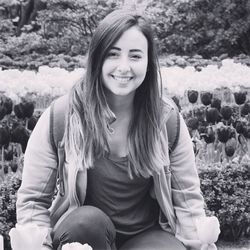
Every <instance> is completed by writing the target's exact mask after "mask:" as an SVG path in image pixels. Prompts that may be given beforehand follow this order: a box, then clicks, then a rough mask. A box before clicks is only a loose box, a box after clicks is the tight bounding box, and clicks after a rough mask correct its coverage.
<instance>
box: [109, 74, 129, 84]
mask: <svg viewBox="0 0 250 250" xmlns="http://www.w3.org/2000/svg"><path fill="white" fill-rule="evenodd" d="M112 77H113V78H114V79H115V80H116V81H119V82H121V83H127V82H129V81H130V80H131V79H132V78H133V77H132V76H116V75H112Z"/></svg>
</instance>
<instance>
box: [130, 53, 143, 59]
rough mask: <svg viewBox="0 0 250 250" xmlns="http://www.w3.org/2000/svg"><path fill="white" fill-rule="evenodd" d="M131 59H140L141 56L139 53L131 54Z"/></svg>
mask: <svg viewBox="0 0 250 250" xmlns="http://www.w3.org/2000/svg"><path fill="white" fill-rule="evenodd" d="M130 57H131V58H132V59H133V60H139V59H141V58H142V56H141V55H137V54H135V55H131V56H130Z"/></svg>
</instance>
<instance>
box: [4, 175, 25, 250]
mask: <svg viewBox="0 0 250 250" xmlns="http://www.w3.org/2000/svg"><path fill="white" fill-rule="evenodd" d="M20 185H21V180H20V178H18V177H17V175H12V176H11V177H10V178H8V179H6V180H5V181H4V182H3V183H1V185H0V234H1V235H3V237H4V249H5V250H11V247H10V237H9V231H10V229H11V228H12V227H15V224H16V195H17V190H18V188H19V187H20Z"/></svg>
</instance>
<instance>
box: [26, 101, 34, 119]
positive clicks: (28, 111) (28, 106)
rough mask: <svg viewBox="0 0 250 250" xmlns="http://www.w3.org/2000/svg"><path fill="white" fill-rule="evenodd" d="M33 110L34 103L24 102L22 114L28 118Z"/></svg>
mask: <svg viewBox="0 0 250 250" xmlns="http://www.w3.org/2000/svg"><path fill="white" fill-rule="evenodd" d="M34 110H35V105H34V103H33V102H24V116H25V117H26V118H30V117H31V116H32V115H33V113H34Z"/></svg>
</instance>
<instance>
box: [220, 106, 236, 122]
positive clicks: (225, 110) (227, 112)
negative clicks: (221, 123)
mask: <svg viewBox="0 0 250 250" xmlns="http://www.w3.org/2000/svg"><path fill="white" fill-rule="evenodd" d="M220 113H221V115H222V117H223V118H224V119H225V120H229V119H230V118H231V116H232V114H233V111H232V108H231V107H230V106H227V105H225V106H223V107H222V108H221V110H220Z"/></svg>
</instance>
